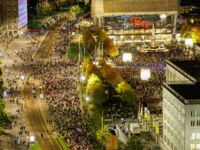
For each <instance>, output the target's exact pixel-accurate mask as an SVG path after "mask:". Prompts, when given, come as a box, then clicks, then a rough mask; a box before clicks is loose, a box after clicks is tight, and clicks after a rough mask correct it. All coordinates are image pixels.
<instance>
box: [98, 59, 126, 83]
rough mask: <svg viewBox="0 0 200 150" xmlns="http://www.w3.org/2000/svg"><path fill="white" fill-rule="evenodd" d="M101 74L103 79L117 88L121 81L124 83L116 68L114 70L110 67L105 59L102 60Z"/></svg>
mask: <svg viewBox="0 0 200 150" xmlns="http://www.w3.org/2000/svg"><path fill="white" fill-rule="evenodd" d="M100 65H101V68H100V72H101V75H102V77H103V78H104V79H105V80H106V81H107V82H108V83H109V84H111V85H113V86H116V85H117V84H119V83H120V82H121V81H123V79H122V76H121V75H120V73H119V72H117V70H116V69H115V68H112V67H111V66H110V65H108V64H106V62H105V60H104V59H101V60H100Z"/></svg>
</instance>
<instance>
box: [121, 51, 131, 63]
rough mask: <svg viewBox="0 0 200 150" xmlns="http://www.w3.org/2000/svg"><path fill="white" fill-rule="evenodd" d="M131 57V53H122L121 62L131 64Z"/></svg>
mask: <svg viewBox="0 0 200 150" xmlns="http://www.w3.org/2000/svg"><path fill="white" fill-rule="evenodd" d="M132 59H133V56H132V54H131V53H123V56H122V61H123V62H132Z"/></svg>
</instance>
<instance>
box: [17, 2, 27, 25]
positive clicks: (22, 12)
mask: <svg viewBox="0 0 200 150" xmlns="http://www.w3.org/2000/svg"><path fill="white" fill-rule="evenodd" d="M18 17H19V24H18V27H19V28H22V27H24V26H25V25H26V24H27V23H28V11H27V0H18Z"/></svg>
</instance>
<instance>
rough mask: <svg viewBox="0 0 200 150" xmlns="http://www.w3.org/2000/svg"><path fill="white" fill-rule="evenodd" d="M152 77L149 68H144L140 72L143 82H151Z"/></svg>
mask: <svg viewBox="0 0 200 150" xmlns="http://www.w3.org/2000/svg"><path fill="white" fill-rule="evenodd" d="M150 77H151V72H150V69H148V68H142V69H141V70H140V78H141V80H145V81H147V80H149V78H150Z"/></svg>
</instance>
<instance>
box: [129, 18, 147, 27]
mask: <svg viewBox="0 0 200 150" xmlns="http://www.w3.org/2000/svg"><path fill="white" fill-rule="evenodd" d="M129 21H130V22H131V23H133V27H134V28H149V21H148V20H142V19H141V17H131V18H130V19H129Z"/></svg>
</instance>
